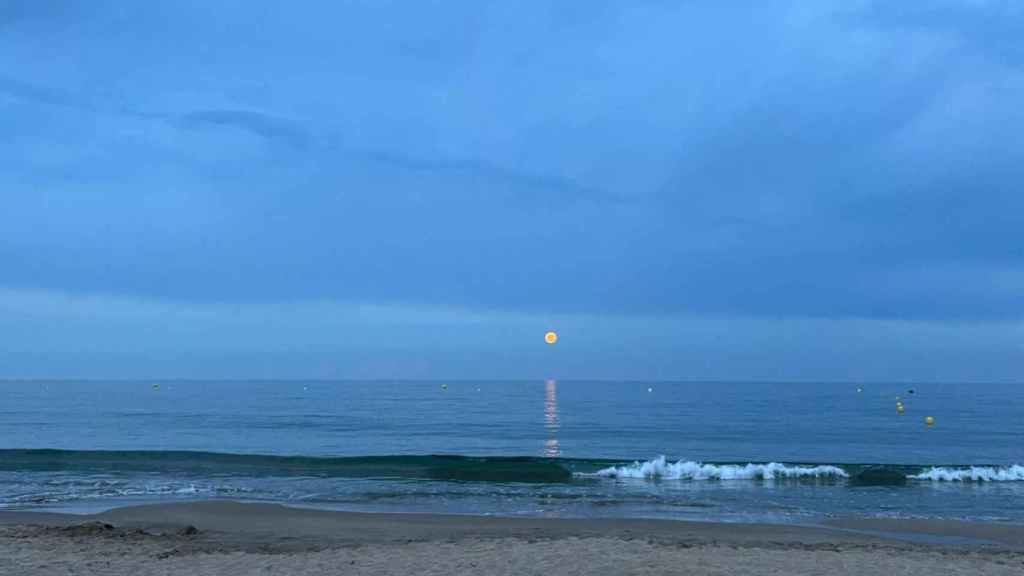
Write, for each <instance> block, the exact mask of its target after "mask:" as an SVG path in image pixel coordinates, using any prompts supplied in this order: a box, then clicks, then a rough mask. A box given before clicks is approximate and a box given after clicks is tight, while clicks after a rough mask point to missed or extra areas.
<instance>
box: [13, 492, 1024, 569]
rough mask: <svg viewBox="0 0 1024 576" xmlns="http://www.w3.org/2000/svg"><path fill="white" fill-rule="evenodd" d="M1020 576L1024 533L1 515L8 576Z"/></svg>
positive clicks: (242, 508)
mask: <svg viewBox="0 0 1024 576" xmlns="http://www.w3.org/2000/svg"><path fill="white" fill-rule="evenodd" d="M749 573H758V574H861V575H872V574H879V575H881V574H886V575H892V574H1024V527H1021V526H1013V525H999V524H975V523H959V522H947V521H909V520H901V521H886V520H849V521H836V522H832V523H830V524H829V525H828V526H807V527H804V526H776V525H755V524H715V523H695V522H674V521H660V520H625V519H619V520H600V519H553V518H552V519H545V518H494V517H478V516H444V515H417V514H363V513H349V512H331V511H319V510H307V509H297V508H288V507H283V506H278V505H272V504H241V503H234V502H199V503H183V504H166V505H150V506H138V507H128V508H119V509H115V510H111V511H108V512H104V513H101V514H95V515H88V516H82V515H68V514H51V513H36V512H2V513H0V574H5V575H6V574H11V575H14V574H18V575H59V574H103V575H121V574H124V575H128V574H131V575H148V574H215V575H220V574H295V575H313V574H481V575H482V574H515V575H528V574H544V575H551V574H695V575H696V574H701V575H702V574H749Z"/></svg>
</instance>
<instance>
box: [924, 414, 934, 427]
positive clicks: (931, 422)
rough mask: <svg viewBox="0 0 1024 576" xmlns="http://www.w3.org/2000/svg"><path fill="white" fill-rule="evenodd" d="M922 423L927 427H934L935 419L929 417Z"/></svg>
mask: <svg viewBox="0 0 1024 576" xmlns="http://www.w3.org/2000/svg"><path fill="white" fill-rule="evenodd" d="M924 423H925V424H927V425H928V426H934V425H935V418H932V417H931V416H928V417H927V418H925V419H924Z"/></svg>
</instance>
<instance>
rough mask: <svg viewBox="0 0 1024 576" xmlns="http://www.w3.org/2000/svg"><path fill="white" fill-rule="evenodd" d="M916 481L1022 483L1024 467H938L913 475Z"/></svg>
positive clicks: (1016, 465)
mask: <svg viewBox="0 0 1024 576" xmlns="http://www.w3.org/2000/svg"><path fill="white" fill-rule="evenodd" d="M910 478H912V479H914V480H931V481H933V482H1022V481H1024V466H1021V465H1020V464H1014V465H1013V466H971V467H970V468H946V467H942V466H936V467H932V468H929V469H927V470H925V471H924V472H921V473H920V474H913V475H911V476H910Z"/></svg>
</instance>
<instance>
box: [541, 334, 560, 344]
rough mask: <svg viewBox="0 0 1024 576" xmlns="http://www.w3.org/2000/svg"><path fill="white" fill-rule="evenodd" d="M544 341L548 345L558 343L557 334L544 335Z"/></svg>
mask: <svg viewBox="0 0 1024 576" xmlns="http://www.w3.org/2000/svg"><path fill="white" fill-rule="evenodd" d="M544 341H545V342H547V343H548V344H554V343H555V342H558V334H555V333H554V332H548V333H547V334H545V335H544Z"/></svg>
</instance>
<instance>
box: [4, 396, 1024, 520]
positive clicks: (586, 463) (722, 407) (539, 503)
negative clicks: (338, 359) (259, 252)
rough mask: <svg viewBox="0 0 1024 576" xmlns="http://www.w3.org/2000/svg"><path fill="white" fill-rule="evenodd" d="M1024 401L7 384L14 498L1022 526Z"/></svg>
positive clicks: (15, 504) (84, 506) (30, 504)
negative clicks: (901, 520)
mask: <svg viewBox="0 0 1024 576" xmlns="http://www.w3.org/2000/svg"><path fill="white" fill-rule="evenodd" d="M1022 399H1024V394H1022V390H1021V388H1020V386H1019V385H1015V384H978V383H955V382H953V383H916V384H912V385H911V384H899V383H892V384H880V383H827V382H799V383H798V382H626V381H568V380H558V381H556V380H536V381H533V380H530V381H458V380H453V381H267V380H260V381H209V382H207V381H158V380H152V381H150V380H147V381H130V382H129V381H98V380H97V381H2V382H0V509H7V510H48V511H64V512H81V513H87V512H96V511H101V510H105V509H109V508H113V507H118V506H126V505H135V504H146V503H155V502H177V501H195V500H220V499H230V500H238V501H246V502H275V503H282V504H286V505H290V506H301V507H313V508H323V509H333V510H352V511H371V512H426V513H449V514H476V515H497V516H539V517H642V518H671V519H683V520H710V521H719V522H772V523H796V524H804V523H816V522H820V521H824V520H827V519H830V518H839V517H885V518H948V519H964V520H977V521H999V522H1010V523H1024V402H1022V401H1021V400H1022ZM929 418H930V420H929ZM929 422H930V423H929Z"/></svg>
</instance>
